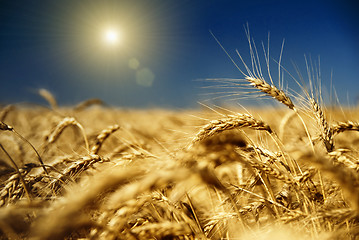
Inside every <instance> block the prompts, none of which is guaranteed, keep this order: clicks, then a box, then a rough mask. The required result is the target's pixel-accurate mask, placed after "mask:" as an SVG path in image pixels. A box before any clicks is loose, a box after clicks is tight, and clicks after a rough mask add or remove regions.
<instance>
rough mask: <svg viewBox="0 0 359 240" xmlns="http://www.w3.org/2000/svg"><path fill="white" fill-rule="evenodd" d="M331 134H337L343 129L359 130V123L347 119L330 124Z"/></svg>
mask: <svg viewBox="0 0 359 240" xmlns="http://www.w3.org/2000/svg"><path fill="white" fill-rule="evenodd" d="M332 129H333V134H338V133H341V132H344V131H359V123H357V122H352V121H347V122H338V123H336V124H334V125H333V126H332Z"/></svg>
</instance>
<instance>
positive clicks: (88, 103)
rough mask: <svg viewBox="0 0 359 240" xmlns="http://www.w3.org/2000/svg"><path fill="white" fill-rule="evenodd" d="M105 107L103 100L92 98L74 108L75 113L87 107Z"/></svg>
mask: <svg viewBox="0 0 359 240" xmlns="http://www.w3.org/2000/svg"><path fill="white" fill-rule="evenodd" d="M96 104H97V105H103V104H104V102H103V101H102V100H101V99H98V98H91V99H88V100H85V101H83V102H80V103H79V104H77V105H76V106H75V108H74V110H75V111H82V110H84V109H85V108H87V107H90V106H92V105H96Z"/></svg>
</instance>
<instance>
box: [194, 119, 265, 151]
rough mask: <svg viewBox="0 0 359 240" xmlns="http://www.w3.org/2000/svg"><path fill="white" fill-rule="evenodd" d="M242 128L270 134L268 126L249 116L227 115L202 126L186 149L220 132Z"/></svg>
mask: <svg viewBox="0 0 359 240" xmlns="http://www.w3.org/2000/svg"><path fill="white" fill-rule="evenodd" d="M243 127H249V128H252V129H255V130H263V131H267V132H268V133H272V129H271V128H270V126H269V125H267V124H266V123H264V122H263V121H260V120H257V119H255V118H254V117H252V116H251V115H249V114H240V113H238V114H236V115H228V116H227V117H226V118H222V119H217V120H213V121H210V122H209V123H208V124H206V125H204V126H203V127H202V128H201V129H200V130H199V132H198V133H197V134H196V136H195V137H194V138H193V140H192V142H191V144H190V146H189V147H188V148H191V147H192V146H193V144H195V143H196V142H200V141H202V140H204V139H206V138H208V137H211V136H213V135H215V134H218V133H220V132H223V131H226V130H231V129H234V128H243Z"/></svg>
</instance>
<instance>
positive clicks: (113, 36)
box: [103, 28, 121, 45]
mask: <svg viewBox="0 0 359 240" xmlns="http://www.w3.org/2000/svg"><path fill="white" fill-rule="evenodd" d="M103 37H104V41H105V42H106V43H107V44H108V45H116V44H118V43H119V42H120V40H121V35H120V33H119V31H118V30H117V29H113V28H111V29H107V30H106V31H105V32H104V36H103Z"/></svg>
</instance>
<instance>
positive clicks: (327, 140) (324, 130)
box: [309, 98, 334, 152]
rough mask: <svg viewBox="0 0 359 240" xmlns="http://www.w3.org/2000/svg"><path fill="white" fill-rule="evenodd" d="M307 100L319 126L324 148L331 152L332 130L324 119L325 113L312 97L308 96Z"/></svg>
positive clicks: (332, 147) (332, 145)
mask: <svg viewBox="0 0 359 240" xmlns="http://www.w3.org/2000/svg"><path fill="white" fill-rule="evenodd" d="M309 101H310V104H311V106H312V110H313V112H314V115H315V119H316V121H317V124H318V126H319V128H320V132H321V136H320V137H321V139H322V141H323V143H324V145H325V148H326V149H327V152H331V151H333V150H334V143H333V131H332V129H331V128H330V126H329V124H328V122H327V120H326V117H325V114H324V112H323V110H322V108H321V107H320V106H319V104H318V103H317V102H316V101H315V99H314V98H310V99H309Z"/></svg>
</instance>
